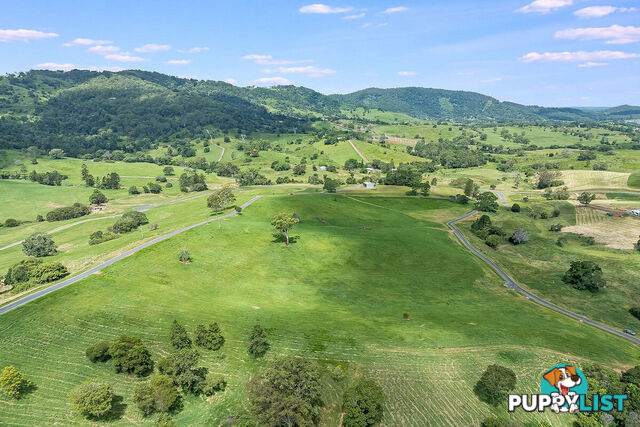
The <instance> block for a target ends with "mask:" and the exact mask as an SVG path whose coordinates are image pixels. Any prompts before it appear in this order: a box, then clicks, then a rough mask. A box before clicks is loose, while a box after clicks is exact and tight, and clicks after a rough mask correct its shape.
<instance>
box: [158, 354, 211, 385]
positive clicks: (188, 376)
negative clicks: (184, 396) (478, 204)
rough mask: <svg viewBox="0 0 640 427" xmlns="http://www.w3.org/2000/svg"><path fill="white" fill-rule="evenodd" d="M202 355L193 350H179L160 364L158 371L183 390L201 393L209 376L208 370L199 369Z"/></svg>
mask: <svg viewBox="0 0 640 427" xmlns="http://www.w3.org/2000/svg"><path fill="white" fill-rule="evenodd" d="M199 358H200V355H199V354H198V352H197V351H195V350H192V349H188V348H187V349H182V350H178V351H177V352H176V353H174V354H173V355H171V356H168V357H165V358H163V359H162V360H160V362H159V363H158V371H160V373H162V374H166V375H169V376H170V377H171V378H172V379H173V381H174V382H175V383H176V384H177V385H179V386H180V387H182V389H183V390H185V391H189V392H191V393H196V394H197V393H199V392H200V391H201V390H202V385H203V383H204V381H205V378H206V375H207V369H206V368H203V367H198V366H197V365H198V360H199Z"/></svg>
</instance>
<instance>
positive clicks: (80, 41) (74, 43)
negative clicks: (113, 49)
mask: <svg viewBox="0 0 640 427" xmlns="http://www.w3.org/2000/svg"><path fill="white" fill-rule="evenodd" d="M111 43H113V42H112V41H111V40H94V39H84V38H79V39H75V40H74V41H72V42H68V43H64V44H63V46H66V47H70V46H94V45H100V44H111Z"/></svg>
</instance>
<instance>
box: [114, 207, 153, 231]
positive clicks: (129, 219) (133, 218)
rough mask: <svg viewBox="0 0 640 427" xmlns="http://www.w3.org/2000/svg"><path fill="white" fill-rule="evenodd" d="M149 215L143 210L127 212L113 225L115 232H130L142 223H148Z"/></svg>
mask: <svg viewBox="0 0 640 427" xmlns="http://www.w3.org/2000/svg"><path fill="white" fill-rule="evenodd" d="M148 223H149V220H148V219H147V216H146V215H145V214H144V213H142V212H137V211H130V212H125V213H124V214H123V215H122V216H121V217H120V218H118V220H117V221H116V223H115V224H113V226H112V227H111V230H112V231H113V232H114V233H128V232H130V231H133V230H135V229H136V228H138V227H139V226H141V225H144V224H148Z"/></svg>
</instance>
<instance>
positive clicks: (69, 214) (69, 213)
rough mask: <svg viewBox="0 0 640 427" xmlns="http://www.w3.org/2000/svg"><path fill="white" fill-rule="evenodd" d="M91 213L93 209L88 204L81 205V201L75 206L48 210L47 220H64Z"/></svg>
mask: <svg viewBox="0 0 640 427" xmlns="http://www.w3.org/2000/svg"><path fill="white" fill-rule="evenodd" d="M89 213H91V209H89V207H88V206H84V205H81V204H80V203H74V204H73V206H65V207H62V208H55V209H54V210H52V211H49V212H47V221H49V222H53V221H64V220H66V219H73V218H79V217H81V216H85V215H89Z"/></svg>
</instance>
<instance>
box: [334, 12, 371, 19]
mask: <svg viewBox="0 0 640 427" xmlns="http://www.w3.org/2000/svg"><path fill="white" fill-rule="evenodd" d="M364 16H365V13H364V12H362V13H356V14H355V15H347V16H343V17H342V18H340V19H361V18H364Z"/></svg>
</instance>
